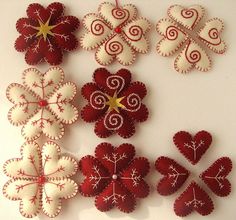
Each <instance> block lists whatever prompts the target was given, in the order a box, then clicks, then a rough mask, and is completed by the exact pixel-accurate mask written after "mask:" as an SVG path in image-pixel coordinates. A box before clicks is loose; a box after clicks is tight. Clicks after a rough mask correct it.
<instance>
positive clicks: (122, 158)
mask: <svg viewBox="0 0 236 220" xmlns="http://www.w3.org/2000/svg"><path fill="white" fill-rule="evenodd" d="M95 156H96V158H98V160H99V161H100V162H101V163H102V164H103V166H104V167H106V169H107V170H109V172H110V174H111V175H112V174H116V173H119V172H121V171H122V170H123V169H125V168H126V167H127V166H128V165H129V163H130V161H132V159H133V157H134V156H135V149H134V146H133V145H131V144H122V145H120V146H119V147H116V148H115V147H113V146H112V145H111V144H109V143H101V144H99V145H98V146H97V147H96V150H95Z"/></svg>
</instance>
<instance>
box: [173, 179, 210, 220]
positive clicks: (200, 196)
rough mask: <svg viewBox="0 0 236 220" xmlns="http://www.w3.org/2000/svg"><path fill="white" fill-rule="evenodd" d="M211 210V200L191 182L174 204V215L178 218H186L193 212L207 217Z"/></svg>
mask: <svg viewBox="0 0 236 220" xmlns="http://www.w3.org/2000/svg"><path fill="white" fill-rule="evenodd" d="M213 209H214V205H213V202H212V200H211V198H210V197H209V196H208V195H207V193H206V192H205V191H204V190H203V189H202V188H200V187H199V185H198V184H197V183H195V182H192V183H191V184H190V185H189V186H188V188H187V189H186V190H185V191H184V192H183V193H182V194H181V195H180V196H179V197H178V198H177V199H176V200H175V203H174V211H175V214H176V215H178V216H180V217H184V216H187V215H189V214H190V213H191V212H193V211H194V210H195V211H197V212H198V213H199V214H201V215H209V214H210V213H211V212H212V211H213Z"/></svg>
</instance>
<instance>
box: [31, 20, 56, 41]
mask: <svg viewBox="0 0 236 220" xmlns="http://www.w3.org/2000/svg"><path fill="white" fill-rule="evenodd" d="M49 22H50V18H49V19H48V20H47V22H46V23H45V24H44V23H43V22H42V21H39V25H40V26H39V27H34V29H36V30H38V33H37V35H36V37H38V36H40V35H43V39H44V41H46V40H47V35H51V36H54V34H53V33H52V32H51V30H52V29H53V28H54V27H56V25H49Z"/></svg>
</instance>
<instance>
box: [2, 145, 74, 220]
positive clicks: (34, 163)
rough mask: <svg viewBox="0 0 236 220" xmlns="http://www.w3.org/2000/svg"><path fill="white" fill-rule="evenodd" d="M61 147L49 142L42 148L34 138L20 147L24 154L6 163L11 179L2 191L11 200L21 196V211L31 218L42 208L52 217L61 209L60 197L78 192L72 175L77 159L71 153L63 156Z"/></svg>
mask: <svg viewBox="0 0 236 220" xmlns="http://www.w3.org/2000/svg"><path fill="white" fill-rule="evenodd" d="M60 153H61V152H60V147H59V146H58V145H56V144H55V143H53V142H46V143H45V144H44V145H43V147H42V149H41V148H40V146H39V145H38V144H37V143H35V142H27V143H25V144H24V145H23V146H22V148H21V155H22V157H21V158H15V159H10V160H8V161H6V163H5V164H4V173H5V174H6V175H7V176H9V177H10V178H11V179H10V180H9V181H8V182H7V183H6V184H5V185H4V187H3V194H4V195H5V196H6V197H7V198H8V199H10V200H20V212H21V214H22V215H23V216H24V217H27V218H32V217H34V216H36V215H37V214H38V213H39V212H40V210H41V209H42V211H43V212H44V213H45V214H46V215H47V216H49V217H55V216H57V215H58V214H59V212H60V211H61V200H62V199H69V198H72V197H74V196H75V195H76V194H77V191H78V186H77V184H76V183H75V182H74V181H73V180H72V179H70V177H71V176H73V175H74V174H75V173H76V172H77V170H78V163H77V161H76V160H75V159H73V158H71V157H69V156H60Z"/></svg>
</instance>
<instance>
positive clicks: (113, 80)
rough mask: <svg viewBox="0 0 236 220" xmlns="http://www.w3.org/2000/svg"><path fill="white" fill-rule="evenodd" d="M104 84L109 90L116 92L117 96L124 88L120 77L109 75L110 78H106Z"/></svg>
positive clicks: (122, 79)
mask: <svg viewBox="0 0 236 220" xmlns="http://www.w3.org/2000/svg"><path fill="white" fill-rule="evenodd" d="M106 84H107V87H108V88H109V89H112V90H116V93H117V94H119V92H120V91H121V90H122V89H123V88H124V86H125V80H124V78H123V77H121V76H118V75H117V76H115V75H111V76H109V77H107V79H106Z"/></svg>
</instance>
